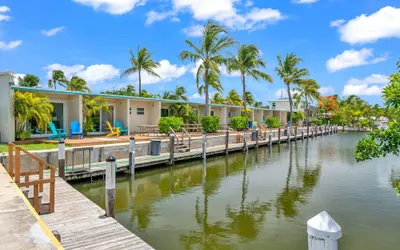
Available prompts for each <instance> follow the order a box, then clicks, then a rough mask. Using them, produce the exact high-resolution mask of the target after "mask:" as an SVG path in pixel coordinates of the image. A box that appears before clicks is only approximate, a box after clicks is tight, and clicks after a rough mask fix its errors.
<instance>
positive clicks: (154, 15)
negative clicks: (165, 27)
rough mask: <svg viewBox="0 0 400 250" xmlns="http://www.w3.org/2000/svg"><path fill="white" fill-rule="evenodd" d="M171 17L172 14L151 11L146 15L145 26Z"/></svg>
mask: <svg viewBox="0 0 400 250" xmlns="http://www.w3.org/2000/svg"><path fill="white" fill-rule="evenodd" d="M172 15H173V12H156V11H154V10H151V11H149V12H147V14H146V22H145V25H150V24H152V23H154V22H158V21H162V20H164V19H166V18H168V17H170V16H172Z"/></svg>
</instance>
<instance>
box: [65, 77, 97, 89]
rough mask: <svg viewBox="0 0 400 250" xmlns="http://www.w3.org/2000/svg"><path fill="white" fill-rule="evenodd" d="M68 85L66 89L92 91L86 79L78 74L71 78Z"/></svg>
mask: <svg viewBox="0 0 400 250" xmlns="http://www.w3.org/2000/svg"><path fill="white" fill-rule="evenodd" d="M66 85H67V88H66V90H70V91H79V92H89V93H90V92H91V91H90V88H89V87H88V86H87V83H86V81H85V80H84V79H82V78H80V77H78V76H73V77H72V78H71V80H70V81H68V82H67V83H66Z"/></svg>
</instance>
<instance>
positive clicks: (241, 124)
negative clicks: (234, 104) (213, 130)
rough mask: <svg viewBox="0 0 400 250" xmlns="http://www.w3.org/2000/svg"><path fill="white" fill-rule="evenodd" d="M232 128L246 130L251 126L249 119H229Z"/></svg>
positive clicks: (239, 117) (241, 117)
mask: <svg viewBox="0 0 400 250" xmlns="http://www.w3.org/2000/svg"><path fill="white" fill-rule="evenodd" d="M229 122H230V124H231V128H233V129H236V130H245V129H246V128H248V126H249V119H248V118H247V117H244V116H235V117H231V118H230V119H229Z"/></svg>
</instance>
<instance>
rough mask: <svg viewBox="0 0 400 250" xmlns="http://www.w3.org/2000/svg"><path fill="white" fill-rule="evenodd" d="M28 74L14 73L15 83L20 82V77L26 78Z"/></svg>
mask: <svg viewBox="0 0 400 250" xmlns="http://www.w3.org/2000/svg"><path fill="white" fill-rule="evenodd" d="M25 76H26V74H14V83H15V85H18V84H19V78H24V77H25Z"/></svg>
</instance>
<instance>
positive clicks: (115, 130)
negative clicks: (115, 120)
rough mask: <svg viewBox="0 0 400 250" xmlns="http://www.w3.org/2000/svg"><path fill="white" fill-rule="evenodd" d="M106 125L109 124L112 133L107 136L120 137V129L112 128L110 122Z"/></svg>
mask: <svg viewBox="0 0 400 250" xmlns="http://www.w3.org/2000/svg"><path fill="white" fill-rule="evenodd" d="M106 123H107V126H108V129H109V130H110V133H109V134H107V135H106V136H113V135H115V136H117V137H119V135H120V131H119V128H117V127H112V126H111V124H110V123H109V122H108V121H106Z"/></svg>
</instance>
